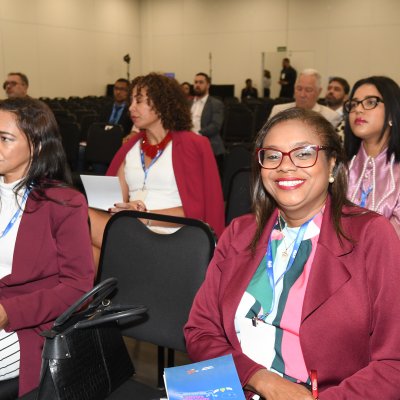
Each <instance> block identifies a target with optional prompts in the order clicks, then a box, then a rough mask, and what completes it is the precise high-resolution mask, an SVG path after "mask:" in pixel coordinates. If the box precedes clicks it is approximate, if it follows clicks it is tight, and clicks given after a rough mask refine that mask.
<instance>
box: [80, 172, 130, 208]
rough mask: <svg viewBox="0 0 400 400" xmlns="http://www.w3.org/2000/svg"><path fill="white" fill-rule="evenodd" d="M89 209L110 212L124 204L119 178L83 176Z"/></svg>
mask: <svg viewBox="0 0 400 400" xmlns="http://www.w3.org/2000/svg"><path fill="white" fill-rule="evenodd" d="M81 179H82V183H83V186H84V187H85V192H86V197H87V199H88V204H89V207H92V208H98V209H100V210H106V211H108V209H109V208H111V207H113V206H114V204H115V203H121V202H122V191H121V186H120V184H119V179H118V177H117V176H98V175H81Z"/></svg>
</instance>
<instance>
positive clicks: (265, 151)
mask: <svg viewBox="0 0 400 400" xmlns="http://www.w3.org/2000/svg"><path fill="white" fill-rule="evenodd" d="M326 149H328V147H326V146H317V145H308V146H301V147H296V148H295V149H293V150H290V151H289V152H288V153H285V152H284V151H279V150H276V149H272V148H271V147H266V148H261V149H257V156H258V163H259V164H260V166H261V167H262V168H264V169H276V168H278V167H279V166H280V165H281V164H282V161H283V157H284V156H288V157H289V158H290V161H291V162H292V163H293V164H294V165H295V166H296V167H298V168H310V167H312V166H314V165H315V163H316V162H317V160H318V152H319V151H320V150H326Z"/></svg>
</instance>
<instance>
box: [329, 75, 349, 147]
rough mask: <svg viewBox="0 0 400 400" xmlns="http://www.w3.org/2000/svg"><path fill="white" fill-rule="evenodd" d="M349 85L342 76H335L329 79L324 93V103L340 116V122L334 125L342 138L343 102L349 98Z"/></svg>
mask: <svg viewBox="0 0 400 400" xmlns="http://www.w3.org/2000/svg"><path fill="white" fill-rule="evenodd" d="M349 93H350V85H349V83H348V82H347V81H346V79H344V78H340V77H338V76H335V77H333V78H330V79H329V84H328V88H327V90H326V95H325V103H326V105H327V106H328V107H329V108H330V109H331V110H333V111H335V112H337V113H338V114H339V116H340V122H339V124H338V125H337V127H336V132H337V133H338V134H339V135H340V137H341V139H342V140H344V125H345V123H344V115H343V104H344V102H345V101H346V100H347V99H348V98H349Z"/></svg>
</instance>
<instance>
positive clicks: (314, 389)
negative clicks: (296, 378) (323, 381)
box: [310, 369, 318, 399]
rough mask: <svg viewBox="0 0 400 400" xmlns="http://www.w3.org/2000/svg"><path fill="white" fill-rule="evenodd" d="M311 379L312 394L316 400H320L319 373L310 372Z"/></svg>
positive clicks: (313, 370)
mask: <svg viewBox="0 0 400 400" xmlns="http://www.w3.org/2000/svg"><path fill="white" fill-rule="evenodd" d="M310 379H311V393H312V395H313V396H314V399H318V377H317V371H316V370H315V369H312V370H311V371H310Z"/></svg>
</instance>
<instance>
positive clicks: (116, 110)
mask: <svg viewBox="0 0 400 400" xmlns="http://www.w3.org/2000/svg"><path fill="white" fill-rule="evenodd" d="M113 93H114V102H113V103H112V104H109V105H107V106H106V107H104V109H103V110H102V111H101V113H100V121H101V122H107V123H109V124H119V125H122V127H123V128H124V132H125V133H126V134H128V133H129V132H130V131H131V129H132V120H131V116H130V114H129V81H128V80H127V79H124V78H120V79H117V81H116V82H115V84H114V89H113Z"/></svg>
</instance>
